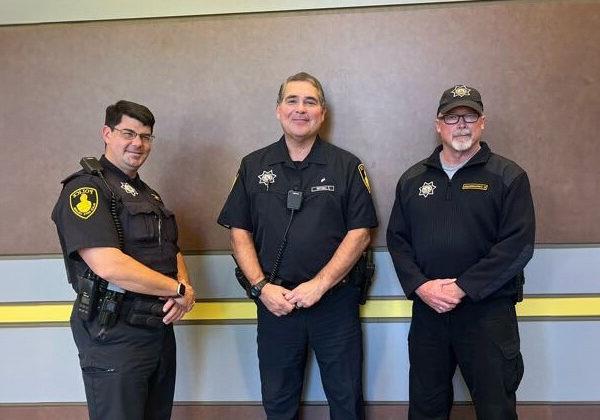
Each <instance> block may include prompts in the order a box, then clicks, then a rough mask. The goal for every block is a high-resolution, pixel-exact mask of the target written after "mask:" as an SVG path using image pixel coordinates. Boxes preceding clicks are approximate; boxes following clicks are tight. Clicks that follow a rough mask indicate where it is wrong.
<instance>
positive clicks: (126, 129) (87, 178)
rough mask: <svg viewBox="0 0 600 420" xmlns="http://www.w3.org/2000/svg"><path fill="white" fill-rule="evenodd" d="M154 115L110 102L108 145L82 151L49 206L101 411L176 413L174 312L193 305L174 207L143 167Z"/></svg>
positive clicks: (79, 341) (90, 392)
mask: <svg viewBox="0 0 600 420" xmlns="http://www.w3.org/2000/svg"><path fill="white" fill-rule="evenodd" d="M153 128H154V116H153V115H152V113H151V112H150V110H149V109H148V108H146V107H145V106H143V105H139V104H136V103H134V102H129V101H123V100H122V101H119V102H117V103H116V104H114V105H110V106H109V107H108V108H107V109H106V119H105V123H104V126H103V127H102V139H103V140H104V144H105V154H104V156H102V158H101V159H100V160H99V161H96V160H95V159H93V158H84V159H83V160H82V166H83V167H84V169H83V170H81V171H79V172H76V173H74V174H73V175H71V176H69V177H68V178H66V179H65V180H64V181H62V183H63V189H62V192H61V194H60V197H59V199H58V202H57V203H56V206H55V207H54V211H53V212H52V220H53V221H54V222H55V223H56V227H57V230H58V236H59V240H60V244H61V248H62V250H63V255H64V260H65V266H66V268H67V275H68V278H69V282H70V283H71V284H72V286H73V288H74V289H75V291H76V292H77V300H76V301H75V304H74V306H73V311H72V314H71V330H72V332H73V338H74V339H75V344H76V345H77V349H78V351H79V362H80V365H81V371H82V374H83V382H84V385H85V392H86V398H87V402H88V410H89V415H90V418H91V419H92V420H94V419H111V420H112V419H122V420H132V419H165V420H166V419H169V418H170V416H171V408H172V405H173V395H174V389H175V336H174V334H173V322H174V321H178V320H179V319H181V317H183V315H184V314H185V313H186V312H188V311H189V310H190V309H191V308H192V306H193V305H194V290H193V288H192V286H191V285H190V283H189V279H188V275H187V270H186V266H185V263H184V260H183V256H182V255H181V252H180V251H179V247H178V245H177V225H176V223H175V217H174V216H173V213H171V212H170V211H169V210H168V209H167V208H166V207H165V204H164V203H163V201H162V199H161V197H160V195H159V194H158V193H157V192H156V191H155V190H153V189H152V188H150V187H148V185H146V184H145V183H144V182H143V181H142V180H141V179H140V176H139V174H138V170H139V169H140V167H141V166H142V165H143V164H144V162H145V160H146V158H147V157H148V155H149V154H150V150H151V149H152V141H153V140H154V135H153V134H152V130H153Z"/></svg>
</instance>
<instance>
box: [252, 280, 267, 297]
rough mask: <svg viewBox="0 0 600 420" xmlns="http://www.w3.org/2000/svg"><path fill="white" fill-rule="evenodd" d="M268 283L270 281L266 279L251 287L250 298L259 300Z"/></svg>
mask: <svg viewBox="0 0 600 420" xmlns="http://www.w3.org/2000/svg"><path fill="white" fill-rule="evenodd" d="M267 283H269V279H268V278H266V277H265V278H264V279H262V280H261V281H259V282H258V283H256V284H253V285H252V286H250V298H251V299H254V300H256V299H258V298H259V297H260V294H261V293H262V288H263V287H265V285H266V284H267Z"/></svg>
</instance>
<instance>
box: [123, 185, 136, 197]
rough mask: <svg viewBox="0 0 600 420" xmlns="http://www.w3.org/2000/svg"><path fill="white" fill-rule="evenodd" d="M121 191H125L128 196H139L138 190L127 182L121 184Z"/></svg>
mask: <svg viewBox="0 0 600 420" xmlns="http://www.w3.org/2000/svg"><path fill="white" fill-rule="evenodd" d="M121 189H122V190H123V191H125V192H126V193H127V194H131V195H133V196H134V197H135V196H136V195H138V194H139V193H138V192H137V190H136V189H135V188H133V187H132V186H131V185H129V184H128V183H127V182H121Z"/></svg>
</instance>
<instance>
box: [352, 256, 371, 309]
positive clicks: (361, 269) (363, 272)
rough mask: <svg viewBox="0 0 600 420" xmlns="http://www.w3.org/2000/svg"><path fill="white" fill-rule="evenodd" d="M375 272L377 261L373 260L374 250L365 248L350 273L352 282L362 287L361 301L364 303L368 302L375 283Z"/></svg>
mask: <svg viewBox="0 0 600 420" xmlns="http://www.w3.org/2000/svg"><path fill="white" fill-rule="evenodd" d="M374 274H375V263H374V262H373V251H372V250H371V249H367V250H365V251H364V252H363V253H362V255H361V256H360V258H359V259H358V261H357V262H356V264H355V265H354V267H352V270H350V272H349V273H348V278H349V280H350V283H351V284H353V285H354V286H356V287H358V288H359V289H360V299H359V303H360V304H361V305H364V304H365V303H366V302H367V296H368V294H369V288H370V287H371V284H373V275H374Z"/></svg>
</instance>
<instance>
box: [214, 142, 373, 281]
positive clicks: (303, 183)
mask: <svg viewBox="0 0 600 420" xmlns="http://www.w3.org/2000/svg"><path fill="white" fill-rule="evenodd" d="M368 185H369V184H368V178H367V176H366V172H365V169H364V165H362V164H361V162H360V161H359V160H358V158H356V157H355V156H354V155H352V154H351V153H349V152H347V151H345V150H343V149H340V148H339V147H336V146H333V145H332V144H329V143H326V142H323V141H322V140H321V139H319V138H318V137H317V140H316V141H315V143H314V145H313V147H312V149H311V151H310V153H309V155H308V156H307V157H306V159H304V161H303V162H301V163H299V164H295V163H294V162H292V161H291V160H290V157H289V153H288V150H287V147H286V144H285V139H284V138H283V137H282V138H281V139H280V140H279V141H278V142H276V143H273V144H271V145H269V146H267V147H265V148H263V149H260V150H257V151H255V152H253V153H251V154H249V155H248V156H246V157H244V159H242V163H241V166H240V169H239V171H238V174H237V178H236V180H235V183H234V185H233V188H232V190H231V192H230V194H229V197H228V198H227V201H226V202H225V205H224V207H223V210H222V211H221V214H220V215H219V218H218V223H219V224H221V225H223V226H225V227H227V228H231V227H236V228H241V229H245V230H248V231H250V232H252V236H253V238H254V244H255V246H256V250H257V252H258V257H259V261H260V264H261V267H262V268H263V270H264V271H265V272H267V273H268V272H270V271H271V270H272V268H273V264H274V262H275V257H276V254H277V250H278V248H279V246H280V244H281V242H282V239H283V234H284V231H285V228H286V226H287V224H288V222H289V219H290V214H291V211H290V210H288V209H287V194H288V191H289V190H298V191H301V192H302V193H303V200H302V207H301V209H300V210H299V211H297V212H296V214H295V215H294V219H293V221H292V225H291V227H290V231H289V234H288V243H287V247H286V249H285V252H284V255H283V258H282V261H281V265H280V270H279V273H278V277H279V278H281V279H283V280H284V281H286V282H289V283H292V284H298V283H301V282H304V281H307V280H310V279H311V278H313V277H314V276H315V275H316V274H317V273H318V272H319V271H320V270H321V268H322V267H323V266H325V265H326V264H327V262H329V260H330V259H331V257H332V256H333V254H334V252H335V251H336V249H337V248H338V246H339V245H340V243H341V242H342V240H343V239H344V236H345V235H346V234H347V233H348V231H349V230H352V229H358V228H373V227H376V226H377V217H376V215H375V208H374V206H373V201H372V199H371V195H370V192H369V187H368Z"/></svg>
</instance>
